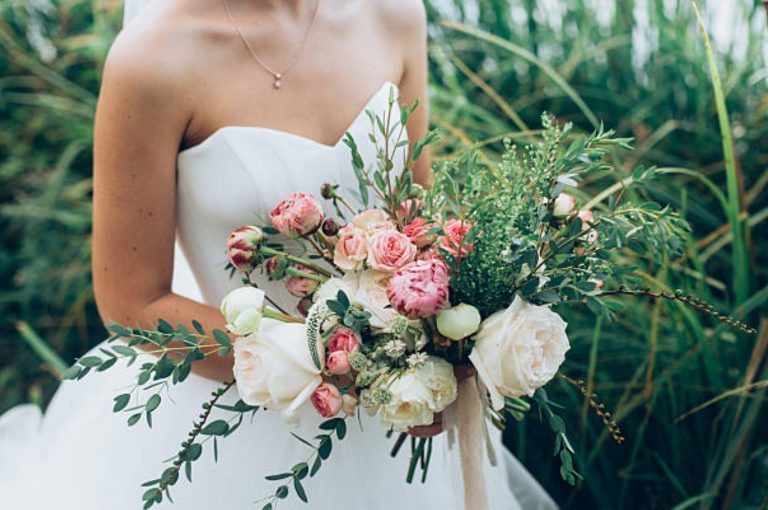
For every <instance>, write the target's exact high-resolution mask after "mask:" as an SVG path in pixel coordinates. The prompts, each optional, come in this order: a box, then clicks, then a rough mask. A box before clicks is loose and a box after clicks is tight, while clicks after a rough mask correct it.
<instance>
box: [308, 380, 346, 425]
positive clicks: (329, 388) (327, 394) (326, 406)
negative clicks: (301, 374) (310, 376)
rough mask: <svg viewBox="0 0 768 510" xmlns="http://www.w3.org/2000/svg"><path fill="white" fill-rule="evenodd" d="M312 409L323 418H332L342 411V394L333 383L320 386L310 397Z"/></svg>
mask: <svg viewBox="0 0 768 510" xmlns="http://www.w3.org/2000/svg"><path fill="white" fill-rule="evenodd" d="M309 400H310V401H311V402H312V407H314V408H315V411H317V412H318V414H319V415H320V416H322V417H323V418H331V417H333V416H336V415H337V414H339V411H341V392H339V389H338V388H337V387H336V386H334V385H333V384H331V383H327V382H324V383H322V384H320V386H318V387H317V388H315V391H313V392H312V396H311V397H309Z"/></svg>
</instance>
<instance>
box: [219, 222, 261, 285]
mask: <svg viewBox="0 0 768 510" xmlns="http://www.w3.org/2000/svg"><path fill="white" fill-rule="evenodd" d="M263 240H264V232H262V231H261V229H260V228H259V227H254V226H252V225H246V226H244V227H240V228H238V229H236V230H235V231H233V232H232V233H231V234H229V237H227V256H228V258H229V262H230V263H231V264H232V265H233V266H235V267H236V268H237V270H238V271H242V272H244V273H250V272H251V271H253V270H254V269H255V267H256V265H257V263H258V260H259V248H260V247H261V242H262V241H263Z"/></svg>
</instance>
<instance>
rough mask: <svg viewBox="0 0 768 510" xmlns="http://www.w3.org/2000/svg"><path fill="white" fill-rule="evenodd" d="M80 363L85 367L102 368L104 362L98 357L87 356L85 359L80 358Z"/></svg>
mask: <svg viewBox="0 0 768 510" xmlns="http://www.w3.org/2000/svg"><path fill="white" fill-rule="evenodd" d="M78 363H80V364H81V365H82V366H84V367H88V368H96V367H98V366H100V365H101V364H102V363H103V362H102V361H101V358H99V357H98V356H86V357H85V358H80V359H79V360H78Z"/></svg>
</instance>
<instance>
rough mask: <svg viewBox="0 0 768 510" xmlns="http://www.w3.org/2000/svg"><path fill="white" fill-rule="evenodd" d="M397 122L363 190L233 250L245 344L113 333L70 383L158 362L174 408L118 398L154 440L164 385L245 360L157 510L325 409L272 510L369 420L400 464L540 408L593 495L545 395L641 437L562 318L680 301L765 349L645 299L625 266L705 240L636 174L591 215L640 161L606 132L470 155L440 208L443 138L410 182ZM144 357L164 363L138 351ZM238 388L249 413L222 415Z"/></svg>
mask: <svg viewBox="0 0 768 510" xmlns="http://www.w3.org/2000/svg"><path fill="white" fill-rule="evenodd" d="M394 105H395V101H394V98H391V99H390V109H389V111H388V112H384V114H383V115H382V116H377V115H375V114H373V113H371V114H370V118H371V122H372V128H373V131H372V133H371V135H370V138H371V140H372V142H373V143H375V144H376V146H377V154H378V157H377V161H375V162H373V163H374V164H372V165H370V166H367V165H366V163H365V162H364V161H363V160H362V158H361V156H360V154H359V152H358V150H357V146H356V143H355V140H353V139H352V138H351V137H350V136H347V138H346V140H345V141H346V143H347V145H348V146H349V148H350V150H351V154H352V165H351V166H352V168H351V170H350V171H354V172H355V175H356V176H357V181H358V183H359V186H358V187H357V189H354V190H341V189H339V187H338V186H336V185H334V184H333V183H329V184H326V185H324V186H323V188H322V189H320V190H307V191H306V192H299V193H293V194H291V195H289V196H287V197H285V199H284V200H283V201H281V202H280V203H279V204H276V205H275V207H274V210H273V211H272V212H271V214H270V220H271V224H270V225H262V226H255V225H246V226H242V227H240V228H238V229H236V230H235V231H234V232H232V233H231V235H230V236H229V239H228V241H227V250H228V256H229V261H230V266H229V268H230V269H231V271H232V274H233V275H234V274H235V273H239V274H240V275H241V276H242V282H243V286H242V287H239V288H236V289H235V290H233V291H232V292H230V293H229V294H228V295H227V296H226V297H225V298H224V299H223V301H222V303H221V312H222V314H223V315H224V317H225V318H226V321H227V329H228V330H229V333H230V334H231V335H233V336H234V337H236V339H235V340H234V341H232V340H231V336H230V335H229V334H227V333H225V332H223V331H220V330H215V331H213V332H211V334H210V335H208V334H207V333H206V331H205V330H204V328H203V327H202V326H201V325H200V324H199V323H198V322H196V321H194V322H193V323H192V326H193V328H194V330H195V331H191V330H189V329H188V328H187V327H185V326H184V325H178V326H177V327H173V326H172V325H170V324H169V323H167V322H166V321H164V320H162V319H161V320H160V321H159V327H158V329H157V330H154V331H147V330H142V329H133V328H128V327H125V326H121V325H118V324H111V325H109V329H110V331H111V333H112V334H113V337H114V338H115V339H116V338H127V339H128V340H129V341H128V343H127V344H125V343H121V342H115V343H113V344H112V345H113V346H112V348H111V349H107V350H104V356H89V357H86V358H82V359H80V360H79V361H78V363H77V364H76V365H75V366H73V367H72V368H71V369H70V371H69V373H68V374H67V375H68V376H69V377H70V378H81V377H84V376H85V375H86V374H87V373H89V372H90V371H91V370H96V371H103V370H107V369H108V368H110V367H111V366H113V365H114V364H115V363H116V362H117V361H118V359H120V358H127V359H128V361H129V363H133V362H134V361H135V360H136V359H137V357H138V356H139V355H140V354H142V353H145V352H146V349H150V352H153V353H154V354H157V356H158V357H156V358H154V360H153V361H148V362H146V363H144V364H143V365H141V368H140V370H139V373H138V380H137V388H141V389H145V390H150V392H151V391H155V393H154V394H152V396H150V397H149V398H148V399H146V400H145V401H144V402H143V403H140V404H138V405H134V406H131V407H128V404H129V402H130V401H131V394H129V393H126V394H121V395H118V396H117V397H116V398H115V406H114V410H115V411H116V412H126V413H127V414H128V415H129V417H128V424H129V425H134V424H135V423H137V422H138V421H139V420H141V418H142V417H145V419H146V420H147V422H148V424H149V425H150V426H151V423H152V412H153V411H154V410H155V409H156V408H157V407H158V405H160V403H161V400H162V396H161V388H162V386H163V384H165V385H166V386H167V383H168V382H169V381H170V382H171V383H172V384H177V383H181V382H183V381H184V380H185V379H186V377H187V376H188V375H189V373H190V370H191V366H192V365H193V363H195V362H197V361H199V360H202V359H205V358H206V357H207V356H210V355H215V354H218V355H221V356H225V355H229V354H230V353H231V352H233V353H234V367H233V373H234V380H233V381H230V382H227V383H226V384H225V385H224V386H222V387H221V388H220V389H219V390H217V391H216V392H214V394H213V396H212V399H210V400H209V401H208V402H205V403H204V404H203V411H202V414H201V416H200V420H198V421H197V422H196V423H195V424H194V428H193V430H192V431H191V432H190V433H189V436H188V439H187V440H186V441H185V442H184V443H183V445H182V448H181V451H180V452H179V453H178V455H176V456H175V457H174V459H173V460H172V465H171V466H169V467H168V468H167V469H166V470H165V471H164V472H163V473H162V475H161V476H160V477H159V478H158V479H155V480H151V481H149V482H147V484H145V485H146V487H147V491H146V493H145V495H144V500H145V508H149V507H151V506H152V505H153V504H155V503H158V502H160V501H162V499H163V497H164V496H165V497H168V498H170V494H169V490H168V489H169V487H170V486H172V485H174V484H175V483H176V482H177V480H178V478H179V473H180V471H181V470H182V468H183V469H184V471H185V473H186V476H187V477H188V478H190V480H191V466H192V463H193V462H194V461H195V460H197V459H198V458H199V457H200V455H201V454H202V449H203V443H205V442H206V440H207V439H210V438H212V439H213V444H214V454H215V452H216V444H217V443H216V442H217V440H218V438H223V437H226V436H228V435H229V434H231V433H232V432H234V431H235V430H236V429H237V428H238V426H239V425H240V423H242V420H243V416H244V415H245V414H248V413H252V412H256V410H258V409H268V410H272V411H280V412H281V413H282V415H283V417H284V418H285V420H286V422H287V424H288V425H295V424H296V422H297V420H298V416H299V414H298V410H299V408H300V407H301V406H303V405H305V404H306V403H311V405H312V406H313V407H314V409H315V411H316V412H317V413H318V414H319V415H320V416H321V417H323V418H325V421H323V422H322V423H321V425H320V429H321V432H320V434H319V435H317V436H316V437H315V438H314V440H312V441H310V440H307V439H305V438H302V437H299V436H296V437H297V440H299V441H302V442H303V443H305V444H306V445H307V446H309V448H310V449H311V450H310V451H311V455H310V456H309V458H308V460H307V461H305V462H299V463H297V464H296V465H295V466H293V467H291V468H290V469H288V470H286V471H285V472H283V473H277V474H273V475H268V476H267V479H268V480H273V481H275V482H276V489H275V491H274V494H272V495H271V496H269V497H267V498H265V500H264V501H265V504H264V508H265V509H272V508H273V507H274V506H275V505H276V503H277V502H278V500H280V499H283V498H286V497H288V495H289V493H290V491H291V490H293V492H294V493H295V494H296V495H297V496H298V497H299V498H301V499H302V500H304V501H307V494H306V491H305V488H304V482H305V481H306V479H307V478H310V477H312V476H314V475H315V473H316V472H317V471H318V470H319V469H320V468H321V466H322V463H323V461H325V460H326V459H327V458H328V457H329V455H330V454H331V452H332V447H333V445H334V442H338V441H340V440H343V438H344V437H345V435H346V432H347V426H348V425H347V421H346V420H347V418H348V417H352V416H355V415H356V414H357V413H360V412H365V413H369V414H371V415H376V416H378V419H379V420H380V421H381V424H382V426H383V427H384V428H385V429H386V430H389V431H391V432H397V433H400V435H399V437H397V438H396V440H395V441H396V444H395V448H394V450H393V452H395V453H396V452H397V450H399V449H400V447H401V445H402V444H403V440H404V438H405V433H406V432H407V431H409V430H410V429H411V428H413V427H417V426H422V425H429V424H432V423H433V422H435V421H440V420H443V419H444V420H445V423H446V425H448V426H449V428H450V422H453V421H456V415H457V414H461V413H464V414H465V415H466V414H470V415H471V416H463V417H460V418H459V419H460V420H461V421H463V422H464V423H467V422H470V423H474V426H472V427H469V428H466V427H465V429H459V430H454V432H455V433H458V434H459V435H464V436H469V437H465V438H464V439H465V440H468V441H470V442H472V443H475V444H482V442H483V441H484V436H485V435H486V433H485V431H484V429H483V427H485V423H486V418H487V419H488V421H490V422H491V423H493V424H495V425H496V426H498V427H504V425H505V423H506V422H507V420H509V419H517V420H520V419H523V418H524V417H525V415H526V412H527V411H528V410H529V409H530V408H531V405H532V403H535V404H536V405H537V406H538V408H539V409H540V410H541V414H542V415H543V416H544V417H545V418H546V421H547V423H548V425H549V426H550V427H551V429H552V430H553V432H554V434H555V436H556V440H555V443H556V446H555V455H557V456H559V458H560V460H561V463H562V467H561V474H562V477H563V478H564V479H565V480H566V481H568V482H569V483H575V481H576V479H577V478H578V477H579V475H578V473H577V472H576V470H575V468H574V465H573V461H572V457H571V453H572V451H573V450H572V447H571V443H570V442H569V441H568V439H567V436H566V433H565V432H566V427H565V423H564V421H563V420H562V419H561V418H560V417H559V416H557V414H556V412H555V409H556V408H555V406H553V405H552V404H551V402H550V401H549V399H548V397H547V394H546V392H545V391H544V390H543V387H544V386H545V385H546V384H547V383H548V382H550V381H551V380H552V379H554V378H556V377H560V378H563V379H564V380H566V381H568V382H570V383H573V384H576V385H579V388H580V389H581V390H582V392H583V393H584V395H585V397H586V398H588V399H589V400H590V403H591V404H592V407H593V408H595V410H596V411H597V412H598V414H599V416H600V417H601V418H602V420H603V421H604V423H605V424H606V426H607V427H609V429H610V431H611V433H612V435H613V437H614V439H615V440H616V441H619V442H621V441H622V440H623V437H622V435H621V431H620V429H619V426H618V425H617V424H616V422H615V421H614V420H613V419H612V418H611V416H610V414H609V413H607V412H606V411H604V410H603V409H604V408H603V406H602V405H600V404H597V403H596V402H595V401H594V398H593V395H591V394H589V393H588V392H587V390H586V389H585V388H584V387H583V386H581V385H580V383H579V382H578V381H574V380H573V379H571V378H569V377H568V376H566V375H565V374H563V373H562V372H561V369H562V365H563V363H564V361H565V359H566V353H567V351H568V349H569V347H570V344H569V341H568V336H567V334H566V329H567V325H566V323H565V321H564V320H563V319H562V318H561V317H560V316H559V315H558V314H557V312H556V311H555V309H556V307H557V305H558V304H560V303H563V302H573V303H578V304H585V305H586V306H587V307H588V308H589V309H590V310H591V311H592V312H594V313H595V314H597V315H600V316H605V317H607V318H610V317H611V316H612V315H613V314H614V313H615V312H617V311H619V310H620V309H621V305H620V303H619V302H618V301H615V300H613V299H611V297H612V296H618V295H631V296H650V297H656V298H666V299H674V300H678V301H681V302H683V303H685V304H689V305H691V306H693V307H694V308H696V309H698V310H700V311H703V312H705V313H709V314H711V315H713V316H714V317H716V318H717V319H719V320H722V321H725V322H728V323H730V324H732V325H733V326H735V327H737V328H740V329H742V330H745V331H748V330H749V328H747V327H746V326H744V325H743V324H741V323H738V322H736V321H733V320H732V319H730V318H729V317H727V316H722V315H720V314H718V313H717V312H715V311H714V310H712V309H711V308H709V307H708V306H707V305H705V304H703V303H700V302H698V301H697V300H695V299H694V298H690V297H687V296H684V295H682V294H680V293H665V292H653V291H651V290H648V289H643V288H640V287H638V282H639V280H638V279H637V278H635V277H634V276H633V274H632V268H631V267H628V266H627V264H626V262H625V258H624V256H625V254H626V253H627V252H636V253H638V254H640V255H641V256H647V257H652V258H654V259H657V260H661V259H662V258H663V257H665V256H670V257H675V256H677V255H680V254H681V253H682V251H683V248H684V243H683V240H682V237H683V236H684V235H685V233H686V232H687V229H688V226H687V224H686V223H685V221H684V220H682V219H681V218H680V217H679V216H678V215H677V214H676V213H675V212H674V211H672V210H670V209H669V208H666V207H661V206H659V205H658V204H657V203H654V202H642V203H638V202H636V201H634V202H628V203H625V202H624V200H622V199H623V198H624V197H625V196H626V195H627V191H628V190H630V189H632V188H638V187H642V186H643V185H644V184H645V183H646V182H647V181H649V180H650V179H653V178H654V177H655V171H654V169H652V168H649V169H644V168H640V169H638V170H636V171H635V173H634V174H633V175H632V179H631V182H629V183H628V184H627V186H626V187H624V188H622V189H621V190H620V191H619V192H618V193H615V194H611V195H610V196H608V197H602V198H607V199H608V200H607V203H603V200H602V199H592V200H583V199H581V198H580V197H582V195H581V194H580V193H578V186H579V182H580V181H581V180H582V179H583V178H584V177H585V176H587V175H590V174H593V173H596V172H605V171H608V170H611V166H610V165H609V164H607V163H605V162H604V156H605V155H606V154H607V153H608V151H609V150H610V149H611V148H612V147H617V146H618V147H627V144H628V140H626V139H620V138H614V137H613V134H612V132H610V131H603V130H600V131H598V132H596V133H593V134H592V135H589V136H584V137H580V136H575V135H573V133H572V132H571V126H570V125H568V124H566V125H564V126H562V125H560V124H558V123H557V122H556V121H555V119H553V118H552V117H550V116H548V115H544V116H543V117H542V122H543V128H544V129H543V135H542V141H541V142H540V143H538V144H535V145H531V146H529V147H525V148H518V147H515V146H513V145H512V144H510V143H507V144H506V150H505V153H504V156H503V158H502V160H501V161H500V162H499V163H492V162H488V161H485V160H483V159H481V158H480V157H478V154H477V153H474V152H470V153H469V154H468V155H465V156H462V157H460V158H457V159H455V160H452V161H449V162H447V163H446V164H444V165H443V166H441V167H440V168H438V169H437V170H436V173H435V181H434V185H433V186H432V187H431V189H423V188H422V187H421V186H419V185H417V184H415V183H413V181H412V172H411V169H412V167H413V164H414V162H415V161H416V159H417V158H418V157H419V154H420V153H421V152H422V150H423V148H424V147H425V145H426V144H428V143H429V142H430V141H431V140H432V139H433V137H434V135H433V134H430V135H427V137H425V139H423V140H420V141H418V142H417V143H416V144H415V146H414V148H413V150H412V151H411V153H410V154H408V155H407V156H405V157H404V161H403V163H402V167H403V171H402V172H396V171H395V168H396V166H397V165H396V164H395V161H394V160H395V158H396V157H397V155H398V154H402V153H403V151H402V150H401V149H402V148H403V147H404V146H405V145H406V142H405V141H404V140H402V139H401V138H400V137H401V136H402V134H403V128H404V126H405V124H406V122H407V120H408V116H409V115H410V114H411V113H412V111H413V109H414V108H415V107H416V105H413V106H412V107H405V108H403V109H402V112H401V114H400V115H399V118H397V119H395V118H394V115H393V110H394ZM395 135H396V136H395ZM369 163H370V162H369ZM312 192H315V193H317V195H313V194H312ZM577 197H579V198H577ZM321 199H324V200H328V201H330V202H331V203H332V204H333V208H334V210H335V211H336V213H337V214H336V215H335V216H334V217H329V216H326V215H325V214H324V212H323V207H322V205H321ZM353 204H358V205H357V206H355V205H353ZM328 209H330V208H328ZM297 248H298V249H297ZM257 273H262V274H265V275H267V276H268V278H269V279H270V280H275V281H282V282H284V285H285V291H286V292H287V293H290V294H291V295H292V296H295V297H296V298H298V299H299V302H298V306H297V307H296V310H285V309H281V308H280V306H278V304H277V302H276V300H275V299H274V297H271V296H269V295H268V294H266V293H265V292H264V291H263V290H262V289H260V288H257V286H256V285H255V284H253V283H252V275H254V274H257ZM265 318H266V319H272V320H278V321H282V322H289V323H296V324H295V325H294V327H293V329H291V331H294V332H298V333H297V334H293V335H285V336H277V335H273V334H265V333H264V331H263V330H264V329H265V327H266V324H264V320H265ZM139 345H141V346H143V347H144V348H145V349H144V351H140V350H137V349H135V348H134V347H136V346H139ZM457 375H458V376H459V377H458V378H457ZM474 375H476V377H474ZM233 386H235V387H236V388H237V391H238V392H239V395H240V398H241V400H240V401H239V402H237V404H235V405H233V406H226V405H223V404H220V403H219V402H218V400H219V398H220V397H221V396H222V395H223V394H224V393H225V392H226V391H227V390H229V389H230V388H231V387H233ZM153 389H154V390H153ZM213 408H217V409H220V410H223V411H224V412H229V413H232V417H231V419H229V420H225V419H220V420H215V421H210V419H209V418H210V413H211V410H212V409H213ZM443 415H445V416H446V417H445V418H443ZM451 416H453V418H451ZM460 440H461V439H460ZM431 448H432V439H431V438H418V439H416V440H413V441H411V461H410V464H409V470H408V473H407V474H406V479H407V481H409V482H410V481H412V480H413V478H414V477H415V474H416V471H417V470H419V469H420V470H421V478H422V480H423V479H424V478H425V477H426V475H427V469H428V467H429V461H430V455H431ZM467 476H468V474H467V473H465V483H466V478H467Z"/></svg>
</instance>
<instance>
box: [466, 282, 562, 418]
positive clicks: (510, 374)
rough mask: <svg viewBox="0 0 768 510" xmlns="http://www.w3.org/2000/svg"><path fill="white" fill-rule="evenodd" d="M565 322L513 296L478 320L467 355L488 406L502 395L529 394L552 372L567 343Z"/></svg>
mask: <svg viewBox="0 0 768 510" xmlns="http://www.w3.org/2000/svg"><path fill="white" fill-rule="evenodd" d="M566 326H567V324H566V323H565V321H563V319H562V318H560V316H559V315H558V314H556V313H555V312H553V311H552V310H550V309H549V308H548V307H545V306H535V305H530V304H528V303H526V302H525V301H524V300H523V299H521V298H520V297H519V296H516V297H515V300H514V301H513V302H512V304H511V305H509V307H508V308H507V309H506V310H501V311H498V312H496V313H494V314H493V315H491V316H490V317H488V318H487V319H485V320H484V321H483V323H482V324H481V325H480V331H479V332H478V333H477V334H476V335H475V340H476V342H475V347H474V349H472V352H471V353H470V355H469V359H470V361H472V364H473V365H474V366H475V368H476V369H477V373H478V376H479V377H480V380H481V381H482V382H483V384H485V386H486V387H487V388H488V391H489V392H490V394H491V403H492V405H493V408H494V409H496V410H499V409H501V408H503V407H504V397H520V396H522V395H528V396H532V395H533V392H534V391H535V390H536V388H540V387H541V386H544V385H545V384H546V383H547V382H549V381H550V380H551V379H552V378H553V377H554V376H555V374H556V373H557V370H558V369H559V368H560V365H561V364H562V363H563V361H564V360H565V353H566V351H568V349H569V348H570V344H569V343H568V337H567V336H566V334H565V328H566Z"/></svg>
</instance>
